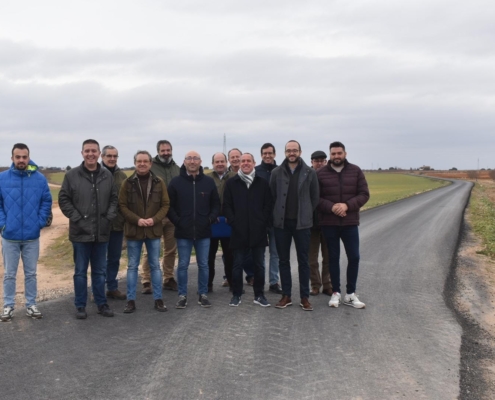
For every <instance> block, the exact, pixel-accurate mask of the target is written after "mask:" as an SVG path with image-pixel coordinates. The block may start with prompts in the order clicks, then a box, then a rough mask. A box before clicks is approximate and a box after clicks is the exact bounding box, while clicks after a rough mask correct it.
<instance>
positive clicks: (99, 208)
mask: <svg viewBox="0 0 495 400" xmlns="http://www.w3.org/2000/svg"><path fill="white" fill-rule="evenodd" d="M83 165H84V162H82V163H81V165H80V166H78V167H75V168H72V169H71V170H70V171H68V172H67V173H66V174H65V177H64V181H63V182H62V188H61V189H60V192H59V194H58V205H59V206H60V210H61V211H62V213H63V214H64V215H65V216H66V217H67V218H69V240H70V241H71V242H108V239H109V238H110V222H111V221H112V220H113V219H114V218H115V217H116V216H117V202H118V194H117V190H116V188H115V185H114V184H113V177H112V173H111V172H110V171H109V170H108V169H106V168H102V167H101V165H100V164H98V169H97V170H96V171H92V172H91V173H88V172H87V171H86V170H85V168H84V167H83ZM92 179H93V180H92ZM93 181H94V183H93Z"/></svg>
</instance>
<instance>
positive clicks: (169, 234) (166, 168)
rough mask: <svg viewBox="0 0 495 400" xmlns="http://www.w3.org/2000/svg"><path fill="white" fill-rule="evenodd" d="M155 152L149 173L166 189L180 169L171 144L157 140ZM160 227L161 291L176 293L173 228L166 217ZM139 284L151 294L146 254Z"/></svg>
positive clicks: (175, 252)
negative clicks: (161, 227) (161, 257)
mask: <svg viewBox="0 0 495 400" xmlns="http://www.w3.org/2000/svg"><path fill="white" fill-rule="evenodd" d="M156 151H157V152H158V155H157V156H156V157H155V158H153V164H152V165H151V172H152V173H153V174H154V175H156V176H157V177H159V178H161V179H162V180H163V182H165V187H167V188H168V185H169V183H170V181H171V180H172V178H174V177H176V176H178V175H179V173H180V167H179V166H178V165H177V164H176V163H175V161H174V159H173V158H172V143H170V142H169V141H168V140H159V141H158V143H157V144H156ZM162 226H163V230H162V236H163V260H162V269H163V289H165V290H175V291H177V282H176V281H175V279H174V267H175V257H176V256H177V243H176V241H175V236H174V234H175V226H174V224H172V223H171V222H170V220H169V219H168V218H167V217H164V219H163V221H162ZM141 282H142V283H143V291H142V293H143V294H151V285H150V266H149V263H148V256H147V255H146V254H145V255H144V260H143V273H142V275H141Z"/></svg>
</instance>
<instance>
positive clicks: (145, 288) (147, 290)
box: [141, 282, 153, 294]
mask: <svg viewBox="0 0 495 400" xmlns="http://www.w3.org/2000/svg"><path fill="white" fill-rule="evenodd" d="M141 293H142V294H152V293H153V291H152V290H151V283H149V282H146V283H143V290H141Z"/></svg>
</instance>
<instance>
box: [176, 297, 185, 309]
mask: <svg viewBox="0 0 495 400" xmlns="http://www.w3.org/2000/svg"><path fill="white" fill-rule="evenodd" d="M186 306H187V297H186V296H179V301H177V304H176V305H175V308H186Z"/></svg>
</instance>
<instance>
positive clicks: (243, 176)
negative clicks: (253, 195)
mask: <svg viewBox="0 0 495 400" xmlns="http://www.w3.org/2000/svg"><path fill="white" fill-rule="evenodd" d="M237 175H239V177H240V178H241V179H242V180H243V181H244V182H246V185H247V187H248V189H249V187H250V186H251V184H252V183H253V179H254V176H255V175H256V170H254V169H253V172H251V173H250V174H249V175H246V174H245V173H244V172H242V171H241V170H240V169H239V172H237Z"/></svg>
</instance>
